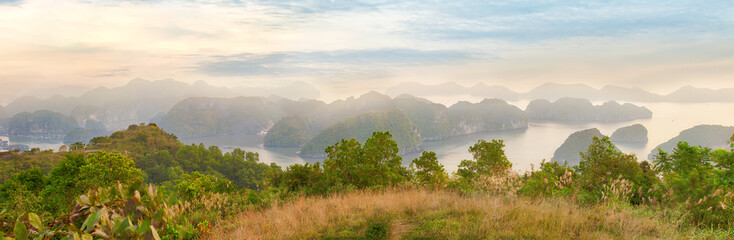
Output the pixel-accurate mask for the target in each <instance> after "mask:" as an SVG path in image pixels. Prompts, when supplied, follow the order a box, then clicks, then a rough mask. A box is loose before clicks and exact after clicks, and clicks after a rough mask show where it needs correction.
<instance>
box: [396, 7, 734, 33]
mask: <svg viewBox="0 0 734 240" xmlns="http://www.w3.org/2000/svg"><path fill="white" fill-rule="evenodd" d="M390 8H391V9H392V10H393V11H398V12H408V13H411V14H413V15H414V16H415V17H414V18H412V19H411V20H409V21H407V22H406V23H405V27H404V29H405V33H406V34H408V35H411V36H421V37H422V38H425V39H443V40H445V41H457V40H476V39H498V40H505V41H520V42H529V41H531V42H535V41H546V40H558V39H565V38H573V37H620V36H622V37H623V36H628V35H636V34H651V35H657V36H661V37H663V38H667V37H669V36H671V35H672V36H678V35H687V34H690V33H691V32H706V33H709V34H717V35H718V34H731V33H732V32H733V31H734V30H732V27H731V26H732V23H733V20H734V19H732V18H731V12H732V10H734V5H731V2H729V1H710V2H706V3H705V4H703V3H700V2H696V1H683V0H680V1H631V0H627V1H603V2H602V1H571V0H563V1H543V2H539V1H503V2H495V1H479V0H457V1H434V2H431V3H430V4H425V3H421V2H410V3H408V4H405V5H401V6H393V7H390Z"/></svg>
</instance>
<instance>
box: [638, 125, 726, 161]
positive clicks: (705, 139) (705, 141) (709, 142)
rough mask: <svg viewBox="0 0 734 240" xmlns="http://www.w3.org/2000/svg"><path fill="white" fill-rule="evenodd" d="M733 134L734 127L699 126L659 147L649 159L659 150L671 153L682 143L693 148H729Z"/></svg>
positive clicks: (682, 132)
mask: <svg viewBox="0 0 734 240" xmlns="http://www.w3.org/2000/svg"><path fill="white" fill-rule="evenodd" d="M732 133H734V127H729V126H721V125H698V126H695V127H692V128H689V129H686V130H683V131H681V132H680V134H678V136H676V137H674V138H672V139H670V140H668V141H666V142H664V143H662V144H660V145H658V146H657V147H655V148H654V149H653V150H652V151H651V152H650V154H648V155H647V157H648V159H653V156H654V155H656V154H658V149H663V151H666V152H668V153H670V152H671V151H672V150H673V148H675V147H676V145H678V142H681V141H683V142H688V144H689V145H691V146H703V147H708V148H713V149H718V148H728V147H729V144H728V143H727V141H728V140H729V138H730V137H731V136H732Z"/></svg>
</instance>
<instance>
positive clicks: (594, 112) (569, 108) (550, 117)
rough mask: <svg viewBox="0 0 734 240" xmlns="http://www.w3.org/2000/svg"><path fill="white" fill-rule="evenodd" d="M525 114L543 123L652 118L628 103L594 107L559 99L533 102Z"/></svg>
mask: <svg viewBox="0 0 734 240" xmlns="http://www.w3.org/2000/svg"><path fill="white" fill-rule="evenodd" d="M525 112H526V113H527V114H528V118H530V120H543V121H596V122H619V121H629V120H635V119H645V118H651V117H652V112H651V111H650V110H649V109H647V108H645V107H641V106H636V105H633V104H630V103H625V104H623V105H620V104H619V103H617V102H606V103H604V104H602V105H597V106H595V105H593V104H592V103H591V102H589V100H586V99H580V98H561V99H558V100H557V101H555V102H550V101H548V100H545V99H537V100H533V101H531V102H530V103H529V104H528V107H527V108H526V109H525Z"/></svg>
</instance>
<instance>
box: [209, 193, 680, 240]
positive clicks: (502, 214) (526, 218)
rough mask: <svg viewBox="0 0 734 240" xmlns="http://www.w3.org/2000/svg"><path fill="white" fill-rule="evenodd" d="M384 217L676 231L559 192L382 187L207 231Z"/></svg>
mask: <svg viewBox="0 0 734 240" xmlns="http://www.w3.org/2000/svg"><path fill="white" fill-rule="evenodd" d="M375 218H382V219H388V220H387V221H388V226H389V228H388V229H389V237H390V238H391V239H411V238H423V239H425V238H430V239H518V238H519V239H678V238H683V236H680V235H678V234H679V232H678V231H677V230H676V226H675V225H672V224H666V223H663V222H661V221H659V220H656V219H651V218H647V217H642V216H638V215H635V214H634V213H632V212H631V211H629V210H619V208H615V207H609V206H608V205H600V206H596V207H579V206H577V205H575V204H572V203H570V202H569V201H567V200H564V199H541V200H532V199H528V198H524V197H503V196H487V195H484V196H473V197H464V196H460V195H458V194H456V193H453V192H447V191H428V190H417V189H407V190H388V191H382V192H353V193H348V194H344V195H337V196H332V197H326V198H323V197H310V198H299V199H296V200H294V201H291V202H288V203H285V204H282V205H279V206H277V207H272V208H269V209H266V210H261V211H255V210H252V211H247V212H244V213H242V214H241V215H240V216H238V217H236V218H234V219H233V220H232V221H230V222H228V223H224V224H223V225H220V226H217V227H216V228H215V229H214V231H213V233H212V234H211V235H210V236H209V237H210V238H211V239H320V238H325V237H337V238H338V237H355V236H357V237H359V236H364V232H365V230H364V229H365V228H367V227H368V225H369V224H370V221H371V220H370V219H375Z"/></svg>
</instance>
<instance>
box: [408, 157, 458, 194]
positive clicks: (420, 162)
mask: <svg viewBox="0 0 734 240" xmlns="http://www.w3.org/2000/svg"><path fill="white" fill-rule="evenodd" d="M410 168H411V170H412V171H413V174H414V178H415V181H416V182H417V183H418V185H420V186H424V187H430V188H440V187H443V186H445V185H446V183H448V179H449V175H448V174H447V173H446V170H444V168H443V165H441V164H440V163H438V158H436V153H435V152H423V154H422V155H421V156H420V157H419V158H416V159H413V162H411V163H410Z"/></svg>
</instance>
